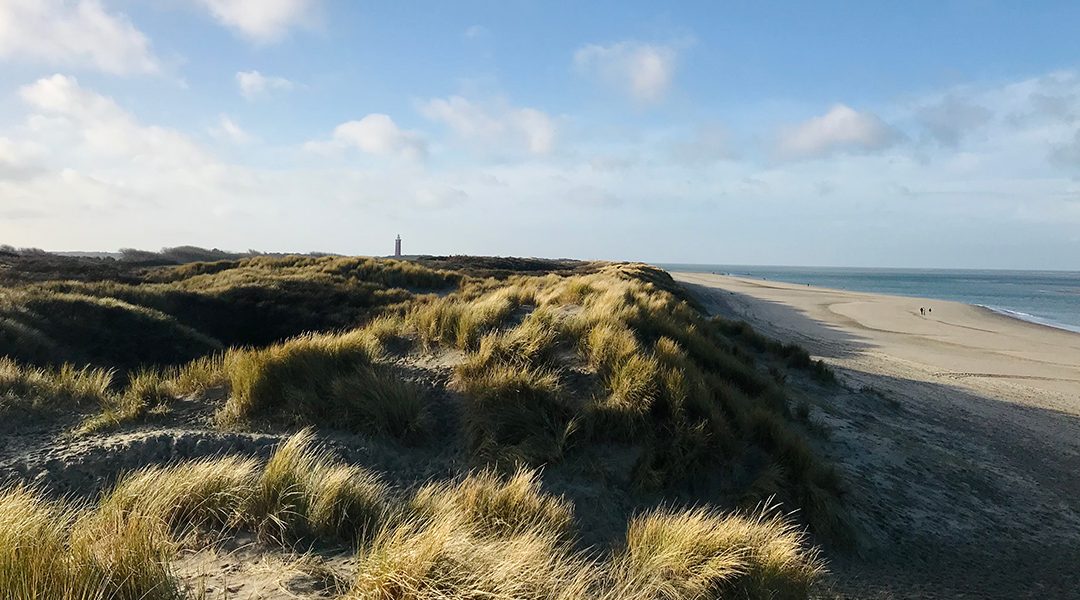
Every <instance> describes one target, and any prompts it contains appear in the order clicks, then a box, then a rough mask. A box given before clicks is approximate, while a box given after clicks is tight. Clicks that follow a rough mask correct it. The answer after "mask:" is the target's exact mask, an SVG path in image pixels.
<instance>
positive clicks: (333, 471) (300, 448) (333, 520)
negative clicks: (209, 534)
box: [245, 430, 390, 540]
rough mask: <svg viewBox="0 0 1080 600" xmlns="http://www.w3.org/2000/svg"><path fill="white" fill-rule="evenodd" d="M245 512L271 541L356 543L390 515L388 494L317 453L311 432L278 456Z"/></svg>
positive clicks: (366, 476) (364, 474)
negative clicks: (313, 539) (320, 539)
mask: <svg viewBox="0 0 1080 600" xmlns="http://www.w3.org/2000/svg"><path fill="white" fill-rule="evenodd" d="M245 510H246V513H247V514H246V517H247V518H248V519H249V520H251V521H252V522H254V523H256V526H257V528H258V530H259V531H260V533H261V534H263V535H264V536H267V537H269V538H272V539H279V540H287V539H296V538H303V537H320V536H321V537H329V538H343V539H346V540H355V539H358V538H362V537H364V536H365V535H367V534H368V533H369V532H371V531H372V530H373V529H374V528H375V527H376V526H377V525H379V524H381V523H382V521H383V520H384V518H385V517H386V516H387V515H388V514H389V510H390V509H389V489H388V488H387V486H386V485H385V484H383V483H382V482H381V481H380V480H379V479H378V478H377V477H376V476H375V475H373V474H371V473H369V472H368V471H366V470H364V469H361V468H359V467H354V466H351V465H343V464H339V463H337V461H335V460H334V459H333V457H332V455H331V454H330V453H328V452H327V451H325V450H319V449H317V448H315V447H314V444H313V435H312V433H311V431H310V430H304V431H301V432H300V433H297V434H295V435H294V436H292V437H291V438H289V440H288V441H286V442H285V443H284V444H282V445H281V446H280V447H279V448H278V449H277V450H276V451H275V452H274V455H273V456H272V457H271V458H270V461H269V462H267V463H266V466H265V468H264V469H263V472H262V474H261V475H260V476H259V478H258V480H257V481H256V482H255V488H254V492H253V494H252V498H251V502H250V504H249V505H248V506H247V508H246V509H245Z"/></svg>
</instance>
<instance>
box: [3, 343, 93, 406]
mask: <svg viewBox="0 0 1080 600" xmlns="http://www.w3.org/2000/svg"><path fill="white" fill-rule="evenodd" d="M112 380H113V372H112V371H111V370H107V369H95V368H90V367H86V368H83V369H77V368H75V367H74V366H72V365H69V364H65V365H62V366H60V367H59V368H55V369H46V368H38V367H28V366H24V365H20V364H19V363H17V362H15V361H14V360H12V359H10V358H8V357H0V415H4V414H10V413H14V412H22V413H30V414H40V415H45V414H49V415H56V414H60V413H63V412H66V411H71V410H73V409H75V408H78V407H81V406H85V405H87V404H91V405H94V404H102V403H104V402H106V401H107V399H108V398H109V397H110V394H111V392H110V387H111V386H112Z"/></svg>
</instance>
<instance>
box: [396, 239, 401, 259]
mask: <svg viewBox="0 0 1080 600" xmlns="http://www.w3.org/2000/svg"><path fill="white" fill-rule="evenodd" d="M394 257H395V258H401V234H400V233H399V234H398V236H397V239H396V240H394Z"/></svg>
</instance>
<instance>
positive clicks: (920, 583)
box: [673, 273, 1080, 598]
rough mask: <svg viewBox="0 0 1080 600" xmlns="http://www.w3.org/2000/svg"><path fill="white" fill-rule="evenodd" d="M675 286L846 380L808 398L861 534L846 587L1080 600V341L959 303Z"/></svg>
mask: <svg viewBox="0 0 1080 600" xmlns="http://www.w3.org/2000/svg"><path fill="white" fill-rule="evenodd" d="M673 275H674V276H675V278H676V279H677V280H679V281H680V282H682V283H684V285H686V286H687V287H688V288H690V289H691V290H692V291H694V292H696V293H697V295H698V296H699V297H700V298H701V300H702V301H703V303H704V304H706V305H707V306H708V307H709V308H710V309H711V310H712V311H713V312H714V313H716V314H720V315H722V316H728V317H734V318H740V319H744V320H746V321H749V322H750V323H751V324H752V325H754V327H755V328H756V329H758V330H759V331H762V332H763V333H766V334H768V335H771V336H773V337H775V338H778V339H781V340H784V341H794V342H797V343H799V344H801V345H803V346H805V347H806V348H807V349H808V350H810V352H811V354H814V355H815V356H817V357H820V358H823V359H824V360H826V361H827V362H829V363H830V364H831V365H833V366H834V367H835V368H836V369H837V371H838V374H839V376H840V379H841V381H842V383H843V385H842V386H841V387H840V389H838V390H836V391H829V390H819V391H818V392H816V393H811V394H808V398H807V400H808V401H810V402H811V403H812V405H813V407H814V409H813V412H812V417H813V419H814V420H815V421H816V422H817V423H819V424H820V425H822V426H823V427H825V428H826V429H828V430H829V431H830V432H831V434H830V436H829V440H828V441H826V442H825V443H823V444H822V448H823V450H824V451H825V452H827V453H829V454H831V455H832V458H833V459H834V460H835V461H837V462H838V463H839V464H840V465H841V469H842V470H843V471H844V472H845V474H846V475H847V480H848V481H849V482H850V487H851V493H850V494H849V497H850V498H849V499H850V502H851V504H852V506H853V509H854V513H855V520H856V523H857V527H858V529H860V530H861V532H862V538H863V541H862V543H861V544H860V551H861V555H862V557H861V558H859V559H851V560H847V559H844V558H842V557H841V558H838V559H835V560H834V563H835V566H836V570H837V572H838V574H839V576H840V577H839V579H840V580H841V585H840V586H839V587H840V588H841V589H842V590H855V591H854V592H851V593H853V594H854V595H856V596H863V595H866V596H877V597H941V598H951V597H970V598H983V597H1001V598H1013V597H1032V598H1067V597H1080V334H1076V333H1072V332H1067V331H1062V330H1058V329H1053V328H1049V327H1043V326H1040V325H1035V324H1030V323H1026V322H1023V321H1018V320H1015V319H1011V318H1009V317H1005V316H1002V315H998V314H996V313H994V312H992V311H989V310H986V309H983V308H979V307H975V306H969V305H965V304H959V303H954V302H944V301H939V300H927V299H919V298H904V297H895V296H885V295H877V294H865V293H857V292H849V291H842V290H831V289H823V288H814V287H808V286H800V285H794V284H786V283H778V282H772V281H763V280H753V279H742V278H734V277H725V276H718V275H709V274H701V273H674V274H673ZM920 307H927V308H931V309H932V312H930V313H928V314H927V315H926V316H923V315H921V314H920V311H919V309H920Z"/></svg>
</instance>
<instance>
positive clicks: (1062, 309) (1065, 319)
mask: <svg viewBox="0 0 1080 600" xmlns="http://www.w3.org/2000/svg"><path fill="white" fill-rule="evenodd" d="M659 266H660V267H661V268H664V269H667V270H669V271H693V272H698V273H719V274H723V275H735V276H739V277H752V278H757V279H773V280H776V281H784V282H788V283H803V284H810V285H813V286H820V287H829V288H835V289H841V290H853V291H858V292H874V293H879V294H892V295H896V296H917V297H920V298H936V299H939V300H952V301H954V302H963V303H965V304H976V305H979V306H985V307H986V308H989V309H991V310H994V311H997V312H999V313H1002V314H1005V315H1008V316H1011V317H1015V318H1017V319H1023V320H1025V321H1031V322H1034V323H1040V324H1043V325H1049V326H1052V327H1058V328H1060V329H1068V330H1070V331H1076V332H1080V272H1078V271H996V270H995V271H990V270H985V271H984V270H973V271H969V270H958V269H934V270H920V269H855V268H838V267H755V266H745V265H681V264H662V265H659Z"/></svg>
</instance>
